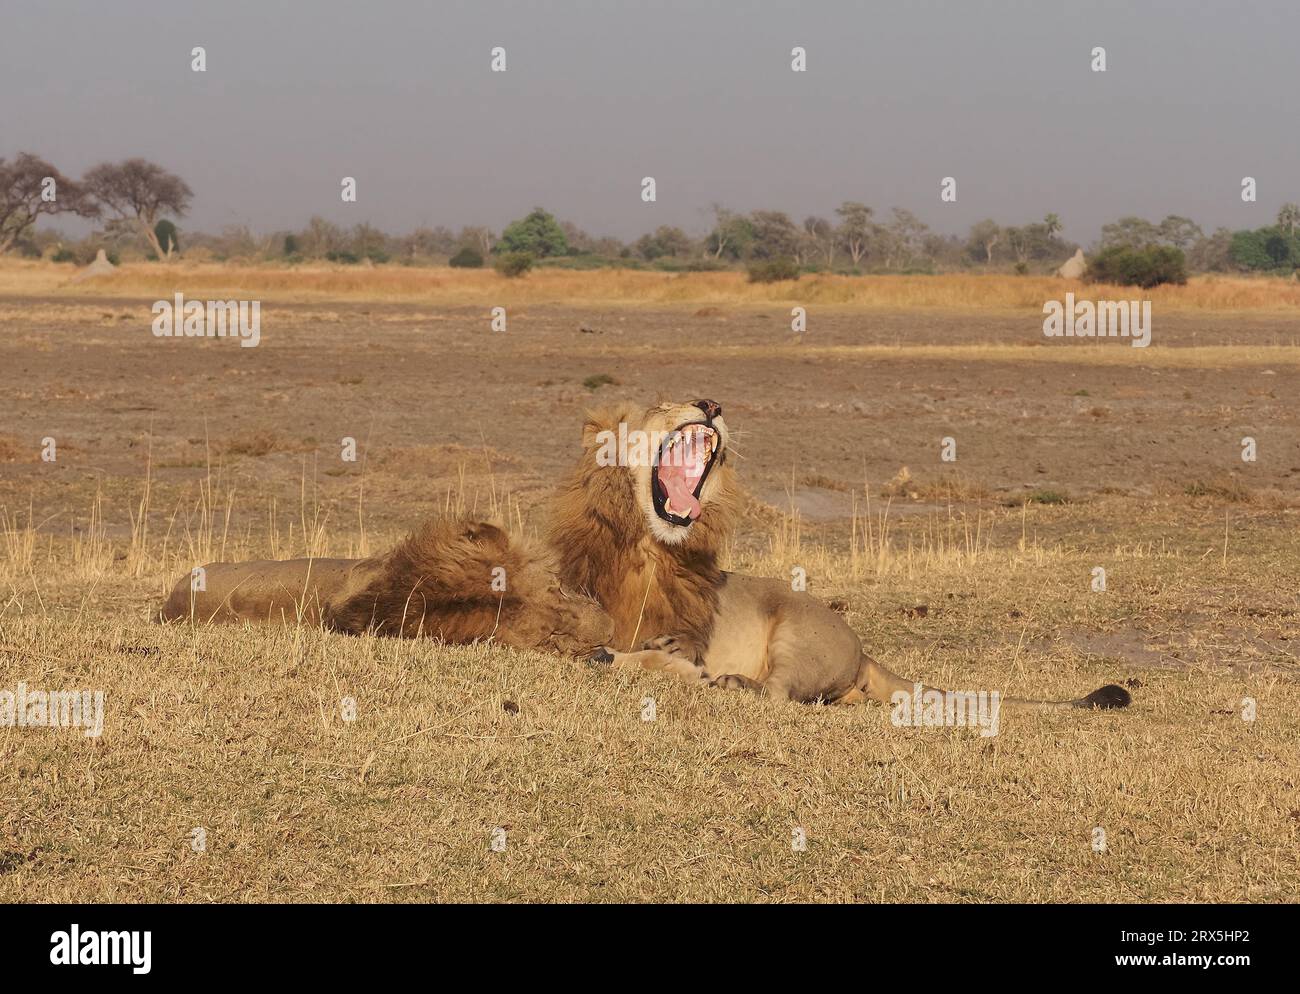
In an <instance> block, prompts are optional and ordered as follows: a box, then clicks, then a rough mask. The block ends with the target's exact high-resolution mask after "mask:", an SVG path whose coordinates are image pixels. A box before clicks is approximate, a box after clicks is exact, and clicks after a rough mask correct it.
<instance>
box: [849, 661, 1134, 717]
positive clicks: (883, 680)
mask: <svg viewBox="0 0 1300 994" xmlns="http://www.w3.org/2000/svg"><path fill="white" fill-rule="evenodd" d="M917 686H918V684H917V683H916V681H914V680H904V679H903V678H902V677H901V676H899V675H898V674H897V673H891V672H890V671H889V670H887V669H885V668H884V667H883V666H881V665H880V664H879V663H878V662H876V661H875V660H874V659H872V658H871V657H870V656H868V655H867V654H866V653H863V654H862V663H861V665H860V666H859V668H858V680H857V688H858V690H859V691H860V692H861V693H862V695H863V696H864V697H867V698H870V699H871V700H873V701H879V702H881V703H882V704H890V703H892V701H893V696H894V694H897V693H900V692H901V693H904V694H907V695H908V696H909V697H911V696H912V694H914V693H915V692H916V691H917ZM938 689H939V688H936V687H928V686H925V685H920V692H921V693H922V694H923V693H925V692H926V691H930V690H938ZM939 693H941V694H944V695H949V694H951V693H952V692H951V691H945V690H939ZM1130 701H1132V697H1130V696H1129V692H1128V691H1127V690H1125V689H1124V688H1123V687H1118V686H1116V685H1115V684H1113V683H1108V684H1106V686H1104V687H1098V688H1097V689H1096V690H1094V691H1093V692H1092V693H1091V694H1088V695H1087V696H1086V697H1078V698H1075V699H1074V700H1070V701H1036V700H1032V699H1030V698H1027V697H1003V698H1000V706H1001V707H1009V708H1011V709H1013V710H1016V711H1056V710H1060V709H1063V708H1102V709H1110V708H1125V707H1128V705H1129V702H1130Z"/></svg>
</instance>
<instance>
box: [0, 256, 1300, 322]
mask: <svg viewBox="0 0 1300 994" xmlns="http://www.w3.org/2000/svg"><path fill="white" fill-rule="evenodd" d="M75 272H76V271H75V270H74V269H73V268H72V267H70V266H55V265H50V264H48V263H42V262H27V261H17V260H8V261H6V262H5V263H4V265H3V266H2V267H0V293H4V294H10V295H20V294H21V295H29V296H45V295H46V294H50V293H55V292H63V293H66V294H67V295H68V296H69V297H70V298H72V299H75V298H76V297H77V296H104V295H113V296H136V297H144V296H148V297H151V298H153V297H159V298H170V296H171V294H172V293H174V292H175V291H176V289H178V288H181V289H183V290H184V291H185V292H186V293H187V294H189V295H191V296H193V297H199V296H207V295H212V294H220V295H222V296H232V295H234V296H242V297H245V298H248V297H266V298H269V299H278V300H292V301H313V300H318V301H319V300H353V299H361V300H372V301H405V302H422V303H434V304H443V305H454V306H464V305H469V304H495V303H498V302H499V301H500V299H501V295H502V292H503V289H502V288H503V284H509V291H508V293H509V296H510V299H511V300H512V301H514V302H515V303H518V304H543V303H552V304H566V305H570V304H576V303H605V304H611V303H624V304H629V305H664V304H667V305H684V304H727V305H733V306H735V305H747V304H748V305H760V304H768V303H779V302H785V301H792V302H796V303H802V304H805V305H814V304H815V305H819V306H844V307H852V308H908V309H914V308H915V309H926V308H934V309H954V310H971V309H996V310H1016V309H1024V308H1032V309H1034V310H1035V311H1041V308H1042V306H1043V302H1044V301H1045V300H1049V299H1053V298H1059V297H1060V296H1061V294H1062V293H1064V292H1065V291H1066V290H1074V291H1075V292H1076V294H1086V295H1088V296H1089V297H1090V298H1099V299H1105V300H1129V299H1132V298H1134V297H1141V298H1142V299H1144V300H1150V301H1151V302H1152V306H1153V307H1155V308H1158V309H1160V310H1209V311H1242V310H1248V311H1254V310H1263V311H1292V312H1293V311H1294V309H1295V308H1296V307H1300V281H1297V280H1294V279H1281V278H1264V277H1245V276H1237V277H1234V276H1217V275H1213V276H1198V277H1193V278H1192V279H1191V280H1190V281H1189V282H1188V284H1187V285H1186V286H1162V287H1156V288H1154V289H1152V290H1145V291H1137V290H1135V289H1134V288H1133V287H1120V286H1112V285H1108V284H1080V283H1077V282H1075V281H1064V280H1059V279H1055V278H1051V277H1036V276H1005V275H978V274H970V275H967V274H947V275H942V276H836V275H810V276H804V277H803V278H802V279H800V280H797V281H789V282H784V283H775V284H753V283H749V282H748V281H747V279H746V277H745V274H744V273H740V272H715V273H660V272H645V271H639V270H614V269H606V270H590V271H574V270H565V269H538V270H535V271H534V272H532V273H530V274H529V275H528V276H526V277H524V278H521V279H517V280H512V281H508V280H506V279H505V277H503V276H501V275H500V274H498V273H497V272H495V271H494V270H492V269H490V268H489V269H478V270H474V269H448V268H424V267H416V266H411V267H406V266H397V265H386V266H380V267H375V268H365V267H361V266H335V265H302V266H295V267H292V268H288V267H284V266H278V265H270V264H268V265H240V264H233V263H230V264H225V263H193V264H190V263H176V264H173V265H169V266H159V265H157V264H152V263H135V264H127V265H125V266H122V267H120V269H119V271H118V272H116V273H113V274H112V275H111V276H105V277H97V278H94V279H92V280H89V281H87V282H85V283H81V284H77V285H75V286H68V285H67V283H68V281H69V280H70V279H71V278H72V276H73V275H74V274H75Z"/></svg>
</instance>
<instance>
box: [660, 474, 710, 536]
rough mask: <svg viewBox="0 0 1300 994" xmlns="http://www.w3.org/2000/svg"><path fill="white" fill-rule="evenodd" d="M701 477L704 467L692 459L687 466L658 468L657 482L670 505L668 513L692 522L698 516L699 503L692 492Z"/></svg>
mask: <svg viewBox="0 0 1300 994" xmlns="http://www.w3.org/2000/svg"><path fill="white" fill-rule="evenodd" d="M703 475H704V467H703V466H701V465H700V464H699V463H697V462H696V461H695V460H693V459H692V460H690V465H688V466H665V465H662V464H661V465H660V466H659V482H660V483H661V484H663V488H664V493H665V494H667V495H668V503H669V504H671V505H672V506H671V507H670V508H669V509H668V510H669V512H670V513H672V514H675V515H677V516H678V517H681V516H682V515H683V514H685V515H686V516H687V517H689V518H690V519H691V520H692V521H694V520H695V519H696V518H698V517H699V516H700V502H699V501H698V500H697V499H696V497H695V494H694V493H692V491H693V490H694V489H695V487H696V486H697V485H698V484H699V482H700V477H701V476H703Z"/></svg>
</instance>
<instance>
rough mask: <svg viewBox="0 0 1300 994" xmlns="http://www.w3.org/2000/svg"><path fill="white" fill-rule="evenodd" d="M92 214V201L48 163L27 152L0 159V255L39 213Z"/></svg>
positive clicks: (96, 211)
mask: <svg viewBox="0 0 1300 994" xmlns="http://www.w3.org/2000/svg"><path fill="white" fill-rule="evenodd" d="M65 212H66V213H72V214H78V215H80V216H81V217H94V216H95V215H96V214H97V213H98V208H97V207H96V205H95V203H94V202H93V201H91V200H90V199H88V198H87V197H86V195H85V191H84V190H82V188H81V187H80V186H79V185H78V184H77V183H74V182H73V181H72V180H70V179H68V178H67V177H66V176H64V175H63V174H62V173H61V172H59V171H58V170H57V169H55V168H54V167H53V166H52V165H50V164H49V163H48V162H46V161H45V160H44V159H42V158H40V157H39V156H35V155H32V154H31V153H30V152H22V153H19V155H18V157H17V158H16V159H14V160H13V162H5V160H4V159H0V255H4V253H6V252H8V251H9V250H10V249H11V248H13V246H14V245H15V243H17V241H18V240H19V239H20V238H22V237H23V235H24V234H25V233H26V232H27V229H28V228H30V227H31V226H32V225H33V224H35V223H36V219H37V218H38V217H39V216H40V215H42V214H47V215H48V214H62V213H65Z"/></svg>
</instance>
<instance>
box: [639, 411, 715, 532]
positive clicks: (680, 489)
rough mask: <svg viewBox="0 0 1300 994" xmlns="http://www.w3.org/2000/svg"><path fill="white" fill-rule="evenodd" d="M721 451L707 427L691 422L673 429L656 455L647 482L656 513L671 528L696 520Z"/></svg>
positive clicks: (711, 430)
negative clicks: (649, 481) (708, 481)
mask: <svg viewBox="0 0 1300 994" xmlns="http://www.w3.org/2000/svg"><path fill="white" fill-rule="evenodd" d="M721 450H722V441H721V439H720V438H719V437H718V433H717V432H716V431H715V430H714V429H713V428H712V427H710V426H709V425H706V424H700V423H698V422H692V423H690V424H685V425H681V426H680V427H678V428H676V429H674V430H673V431H672V432H671V433H670V434H669V436H668V439H667V440H666V441H665V442H664V444H663V446H662V447H661V448H660V449H659V451H658V452H657V453H656V454H655V462H654V467H653V469H654V472H653V473H652V474H651V483H650V490H651V494H652V496H653V498H654V508H655V514H657V515H659V517H661V518H662V519H663V520H664V521H667V522H669V523H670V524H674V525H689V524H690V523H691V522H692V521H694V520H695V519H696V518H698V517H699V516H700V511H701V510H702V507H701V506H700V493H701V492H702V491H703V490H704V481H705V480H707V479H708V477H709V470H711V469H712V468H713V461H714V460H715V459H716V458H717V457H718V453H719V452H720V451H721Z"/></svg>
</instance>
